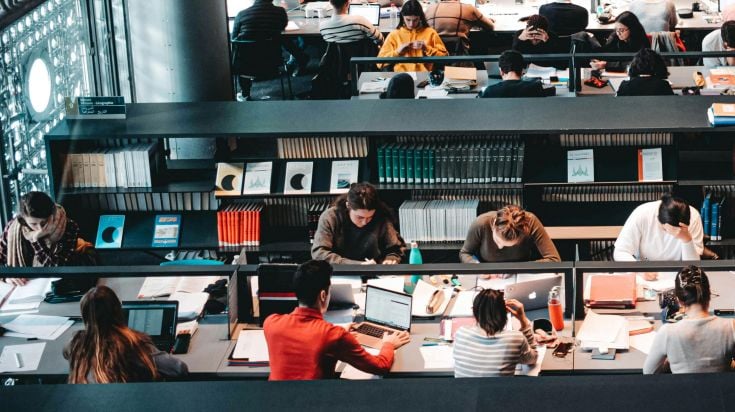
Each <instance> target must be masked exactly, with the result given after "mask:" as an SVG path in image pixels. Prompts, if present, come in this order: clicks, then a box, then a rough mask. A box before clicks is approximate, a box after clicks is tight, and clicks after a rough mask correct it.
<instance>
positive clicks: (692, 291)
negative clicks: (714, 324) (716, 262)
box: [674, 265, 710, 310]
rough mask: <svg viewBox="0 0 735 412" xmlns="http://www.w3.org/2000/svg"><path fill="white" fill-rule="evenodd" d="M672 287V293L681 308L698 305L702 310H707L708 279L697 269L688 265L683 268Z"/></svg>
mask: <svg viewBox="0 0 735 412" xmlns="http://www.w3.org/2000/svg"><path fill="white" fill-rule="evenodd" d="M674 286H675V289H674V293H675V294H676V298H677V299H679V303H680V304H681V305H682V306H692V305H694V304H698V305H700V306H701V307H702V309H703V310H707V309H708V308H709V300H710V290H709V279H708V278H707V274H706V273H704V271H703V270H702V269H700V268H699V267H697V266H694V265H690V266H687V267H685V268H683V269H682V270H681V271H680V272H679V274H678V275H676V279H675V282H674Z"/></svg>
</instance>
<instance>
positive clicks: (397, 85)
mask: <svg viewBox="0 0 735 412" xmlns="http://www.w3.org/2000/svg"><path fill="white" fill-rule="evenodd" d="M414 97H415V95H414V84H413V77H411V75H409V74H408V73H398V74H396V75H395V76H393V77H392V78H391V79H390V82H388V87H387V88H386V89H385V92H383V93H381V94H380V98H381V99H413V98H414Z"/></svg>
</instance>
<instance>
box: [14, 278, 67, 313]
mask: <svg viewBox="0 0 735 412" xmlns="http://www.w3.org/2000/svg"><path fill="white" fill-rule="evenodd" d="M56 279H58V278H53V279H52V278H37V279H31V280H30V281H28V283H27V284H25V285H23V286H13V285H9V284H7V283H2V282H0V313H2V314H11V313H29V312H36V311H38V306H39V305H40V304H41V302H42V301H43V299H44V298H45V297H46V293H48V292H50V291H51V282H52V281H54V280H56Z"/></svg>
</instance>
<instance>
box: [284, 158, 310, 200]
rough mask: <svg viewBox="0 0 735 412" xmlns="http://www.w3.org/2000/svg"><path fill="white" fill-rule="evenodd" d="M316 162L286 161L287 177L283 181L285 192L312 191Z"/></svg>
mask: <svg viewBox="0 0 735 412" xmlns="http://www.w3.org/2000/svg"><path fill="white" fill-rule="evenodd" d="M313 172H314V162H288V163H286V179H285V182H284V183H283V194H285V195H291V194H302V193H311V180H312V176H313Z"/></svg>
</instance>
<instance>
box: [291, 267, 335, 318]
mask: <svg viewBox="0 0 735 412" xmlns="http://www.w3.org/2000/svg"><path fill="white" fill-rule="evenodd" d="M332 272H333V269H332V265H330V264H329V262H327V261H325V260H310V261H308V262H305V263H302V264H301V265H299V267H298V268H297V269H296V274H294V277H293V288H294V291H295V292H296V298H298V300H299V305H302V306H306V307H310V308H315V309H320V310H321V311H322V312H325V311H326V310H327V307H328V306H329V286H330V285H331V278H332Z"/></svg>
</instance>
